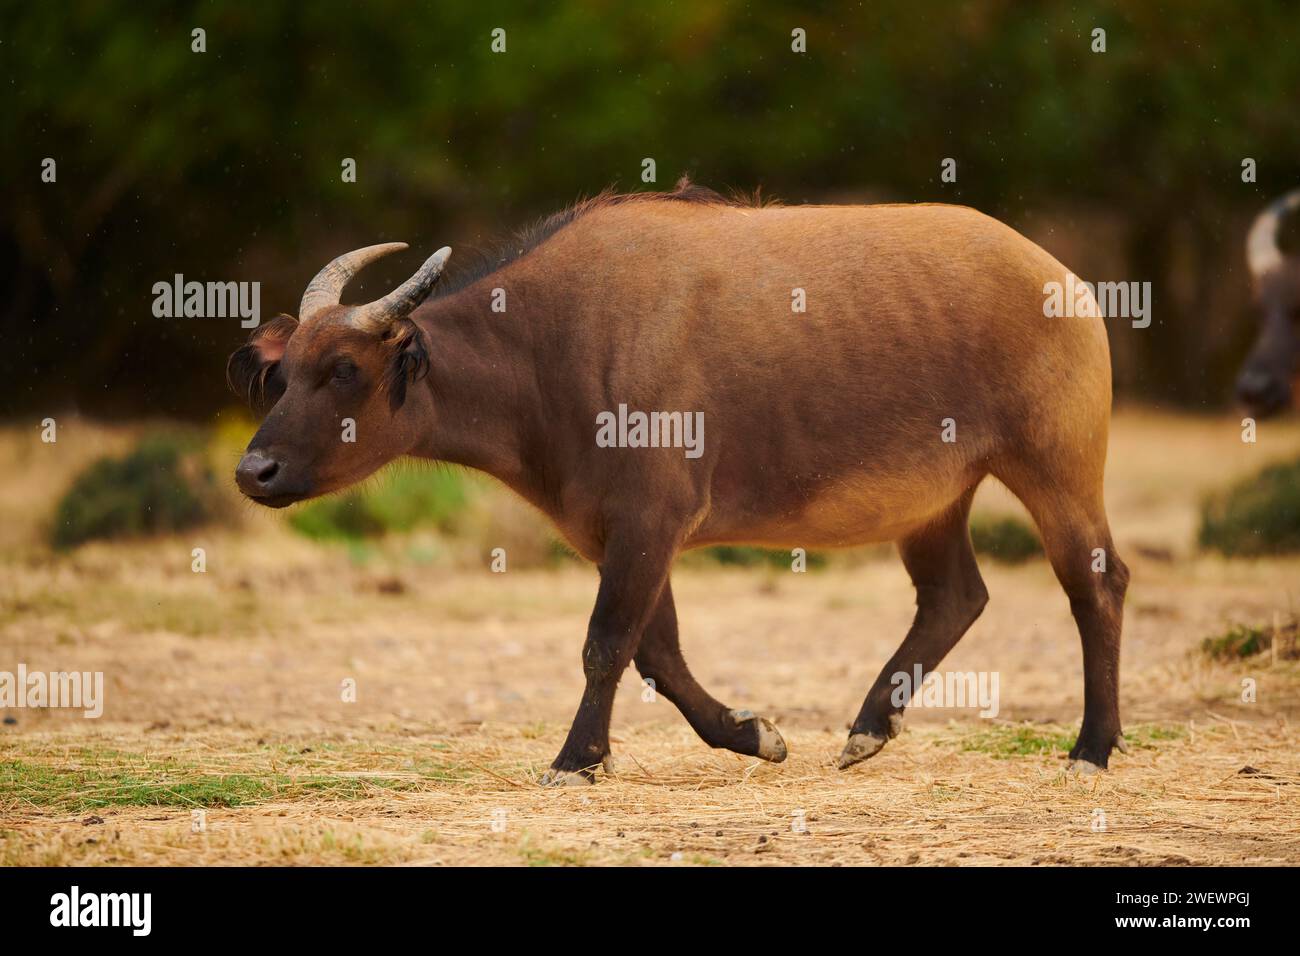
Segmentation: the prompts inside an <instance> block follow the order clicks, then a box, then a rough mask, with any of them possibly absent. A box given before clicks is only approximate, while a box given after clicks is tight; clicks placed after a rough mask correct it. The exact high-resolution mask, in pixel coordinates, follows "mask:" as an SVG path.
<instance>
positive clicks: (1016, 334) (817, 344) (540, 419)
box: [230, 181, 1128, 784]
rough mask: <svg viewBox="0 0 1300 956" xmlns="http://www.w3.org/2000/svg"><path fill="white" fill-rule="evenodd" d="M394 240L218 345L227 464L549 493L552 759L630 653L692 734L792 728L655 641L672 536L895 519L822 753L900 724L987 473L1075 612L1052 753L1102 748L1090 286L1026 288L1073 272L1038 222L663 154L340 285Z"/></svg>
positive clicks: (1101, 459)
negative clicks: (699, 177)
mask: <svg viewBox="0 0 1300 956" xmlns="http://www.w3.org/2000/svg"><path fill="white" fill-rule="evenodd" d="M399 248H403V247H402V246H400V245H398V244H388V245H383V246H372V247H369V248H367V249H360V250H357V251H355V252H351V253H348V254H347V255H345V256H342V257H340V258H339V259H336V260H335V261H334V262H332V263H330V265H328V266H327V267H326V268H325V269H324V270H323V271H322V272H321V273H320V275H318V276H317V277H316V279H315V280H313V282H312V283H311V285H310V286H309V287H308V290H307V293H306V295H304V297H303V301H302V306H301V308H300V310H299V314H298V318H297V320H294V319H291V318H289V317H287V316H286V317H282V318H280V319H277V320H276V321H274V322H272V323H270V324H269V325H267V326H265V327H264V328H261V329H259V330H257V331H256V332H255V333H254V334H253V335H252V337H251V338H250V340H249V342H248V344H247V345H245V346H244V347H243V348H241V349H240V350H239V351H238V352H236V353H235V355H234V356H232V358H231V364H230V379H231V382H232V384H233V385H234V387H236V388H237V389H238V390H239V391H240V392H241V393H244V394H247V395H249V397H250V398H252V399H253V400H254V401H256V402H261V403H262V404H263V405H264V406H266V407H269V414H267V416H266V419H265V421H264V423H263V424H262V426H261V428H260V429H259V430H258V432H257V434H256V435H255V436H254V437H253V439H252V441H251V442H250V443H249V446H248V451H247V453H246V454H245V455H244V457H243V460H242V461H241V462H240V464H239V467H238V470H237V480H238V483H239V487H240V488H241V489H242V490H243V492H244V493H245V494H246V495H247V496H248V497H249V498H251V499H252V500H253V501H256V502H259V503H261V504H265V505H270V506H273V507H279V506H283V505H287V504H289V503H291V502H295V501H300V500H302V499H305V498H311V497H314V496H316V495H321V494H325V493H327V492H331V491H336V490H338V489H340V488H344V487H346V486H347V485H349V484H351V483H353V482H356V481H358V480H359V479H361V478H364V477H365V476H366V475H369V474H371V473H372V472H374V471H375V470H376V469H378V468H380V467H381V466H382V465H384V464H385V463H386V462H388V461H390V460H392V459H394V458H397V457H398V456H402V455H409V456H414V457H417V458H425V459H435V460H440V461H446V462H454V463H458V464H461V465H465V466H467V467H470V468H475V469H479V470H481V471H484V472H487V473H488V474H490V475H493V476H495V477H496V478H498V479H500V480H501V481H502V482H504V483H505V484H507V485H508V486H510V487H511V488H512V489H514V490H515V491H516V492H518V493H519V494H520V495H522V496H523V497H524V498H526V499H527V500H528V501H529V502H531V503H532V504H533V505H535V506H536V507H537V508H538V509H540V510H541V511H543V512H544V513H545V514H546V515H547V516H549V517H550V519H551V520H552V521H553V522H554V524H555V526H556V527H557V528H558V529H559V531H560V532H561V533H562V534H563V536H564V538H565V539H566V540H567V541H568V542H569V543H570V544H571V545H572V546H573V547H574V548H575V549H576V550H577V551H578V552H579V553H580V554H582V555H583V556H584V557H586V558H588V559H590V560H591V561H593V562H595V563H596V564H597V565H598V566H599V568H600V586H599V590H598V593H597V596H596V603H595V609H594V611H593V612H592V615H591V620H590V624H589V626H588V630H587V638H586V643H585V645H584V648H583V654H582V663H583V670H584V672H585V675H586V690H585V691H584V693H583V695H582V700H581V702H580V704H579V706H578V711H577V716H576V718H575V720H574V722H573V725H572V728H571V729H570V732H569V735H568V739H567V741H566V742H565V744H564V747H563V749H562V750H561V751H560V754H559V756H558V757H556V759H555V761H554V763H553V764H552V766H551V769H550V770H549V771H548V772H547V773H546V775H545V776H544V777H543V782H544V783H548V784H554V783H575V782H588V781H590V780H591V779H592V777H593V774H594V771H595V769H596V767H597V766H598V765H600V764H601V763H602V761H603V760H605V758H607V757H608V755H609V723H610V711H611V708H612V705H613V700H614V693H615V688H616V686H617V684H618V681H619V678H620V675H621V674H622V673H623V671H624V669H625V668H626V667H627V665H628V664H629V663H630V662H633V661H635V662H636V665H637V668H638V669H639V670H640V672H641V673H642V675H644V676H645V677H646V678H650V679H653V681H654V682H655V685H656V687H657V688H658V691H659V692H660V693H662V694H663V695H665V696H666V697H668V698H669V699H670V700H671V701H673V702H674V703H675V704H676V705H677V707H678V708H679V709H680V710H681V712H682V714H683V715H684V716H685V717H686V719H687V720H688V721H689V722H690V724H691V726H692V727H694V728H695V730H696V732H697V733H698V734H699V735H700V736H701V737H702V738H703V739H704V741H705V742H706V743H708V744H709V745H710V746H713V747H725V748H727V749H730V750H733V751H735V752H737V753H741V754H748V755H753V756H757V757H761V758H764V759H766V760H774V761H779V760H782V759H783V758H784V757H785V755H786V747H785V743H784V741H783V740H782V738H781V735H780V734H779V733H778V732H777V729H776V728H775V727H774V726H773V725H772V724H771V722H770V721H768V720H766V719H764V718H761V717H757V716H755V715H754V714H752V713H750V712H749V711H746V710H733V709H732V708H730V707H728V706H726V705H724V704H722V703H721V702H719V701H718V700H717V699H715V698H714V697H713V696H712V695H710V694H709V692H708V691H706V690H705V689H704V688H703V687H701V686H700V684H699V683H698V682H697V681H696V679H695V678H694V677H693V676H692V675H691V673H690V671H689V670H688V669H687V666H686V663H685V661H684V660H683V659H682V654H681V650H680V648H679V646H678V634H677V615H676V611H675V610H674V607H673V596H672V588H671V585H670V582H669V573H670V569H671V567H672V564H673V559H674V558H675V557H676V556H677V555H678V554H679V553H680V552H682V551H683V550H685V549H688V548H696V547H700V546H703V545H711V544H719V543H723V542H736V543H740V542H743V543H752V544H757V545H765V546H771V547H780V548H793V547H804V548H832V547H837V546H846V545H856V544H862V543H865V542H878V541H895V542H897V543H898V548H899V551H900V554H901V557H902V560H903V563H904V565H905V566H906V568H907V571H908V573H909V574H910V575H911V577H912V580H913V582H914V583H915V586H916V595H917V611H916V617H915V620H914V621H913V623H912V626H911V629H910V630H909V631H908V633H907V636H906V638H905V639H904V640H903V643H902V645H901V646H900V647H899V648H898V650H897V652H896V653H895V654H894V656H893V657H892V658H891V659H890V660H889V661H888V662H887V663H886V664H885V666H884V668H883V670H882V671H881V673H880V676H879V677H878V678H877V680H876V682H875V684H874V685H873V686H872V687H871V689H870V690H869V691H868V693H867V695H866V699H865V701H864V702H863V705H862V709H861V711H860V713H859V714H858V716H857V719H856V720H855V721H854V723H853V726H852V729H851V731H850V734H849V739H848V743H847V745H846V747H845V748H844V752H843V754H842V755H841V758H840V766H841V767H848V766H850V765H852V764H854V763H857V762H858V761H860V760H863V759H865V758H867V757H870V756H872V755H873V754H875V753H876V752H877V751H879V750H880V748H881V747H882V746H884V744H885V743H886V742H887V741H888V740H889V739H890V738H892V737H894V736H896V735H897V734H898V732H899V729H900V727H901V724H902V710H903V707H902V706H901V705H900V704H898V703H897V702H896V701H892V700H891V690H892V689H893V684H892V681H891V678H892V676H893V675H895V674H898V673H905V674H911V673H913V671H914V669H915V668H917V667H919V668H921V669H922V670H923V671H924V672H930V671H931V670H932V669H934V668H935V667H936V666H937V665H938V664H939V662H940V661H941V660H942V659H943V657H944V655H945V654H947V652H948V651H949V650H950V649H951V648H952V647H953V646H954V645H955V644H956V643H957V641H958V640H959V639H960V638H961V636H962V634H963V633H964V632H965V631H966V629H967V628H968V627H969V626H970V625H971V623H972V622H973V621H974V620H975V619H976V618H977V617H978V616H979V614H980V612H981V610H982V609H983V607H984V605H985V602H986V600H987V592H986V591H985V588H984V583H983V581H982V580H981V578H980V573H979V570H978V568H977V567H976V563H975V558H974V555H973V553H972V550H971V543H970V537H969V533H968V530H967V519H968V514H969V510H970V504H971V498H972V496H973V495H974V493H975V489H976V487H977V486H978V485H979V484H980V482H981V481H983V480H984V478H986V477H987V476H989V475H993V476H995V477H996V478H998V479H1000V480H1001V481H1002V482H1004V483H1005V484H1006V485H1007V486H1008V487H1009V488H1010V489H1011V490H1012V491H1013V492H1014V493H1015V494H1016V495H1017V496H1018V497H1019V498H1020V499H1021V500H1022V501H1023V502H1024V503H1025V505H1026V506H1027V508H1028V509H1029V511H1030V513H1031V514H1032V515H1033V517H1034V519H1035V521H1036V523H1037V524H1038V527H1039V529H1040V531H1041V533H1042V538H1043V542H1044V545H1045V548H1046V551H1047V554H1048V556H1049V558H1050V560H1051V563H1052V567H1053V568H1054V569H1055V571H1056V575H1057V577H1058V578H1059V580H1060V582H1061V585H1062V587H1063V588H1064V590H1065V593H1066V594H1067V596H1068V597H1069V601H1070V607H1071V609H1072V611H1073V613H1074V617H1075V619H1076V621H1077V623H1078V627H1079V632H1080V635H1081V638H1082V643H1083V659H1084V698H1085V701H1084V716H1083V725H1082V728H1081V730H1080V733H1079V738H1078V742H1077V743H1076V744H1075V746H1074V748H1073V750H1072V751H1071V757H1072V758H1073V760H1074V764H1073V766H1075V767H1077V768H1078V769H1081V770H1085V771H1090V770H1094V769H1097V768H1104V767H1105V766H1106V765H1107V761H1108V758H1109V756H1110V753H1111V749H1112V747H1115V746H1120V747H1122V745H1123V738H1122V736H1121V734H1120V716H1119V697H1118V682H1119V645H1120V628H1121V623H1122V609H1123V604H1124V593H1125V589H1126V586H1127V582H1128V572H1127V569H1126V568H1125V566H1124V564H1123V562H1122V561H1121V560H1120V559H1119V557H1118V555H1116V554H1115V551H1114V548H1113V545H1112V542H1111V536H1110V530H1109V528H1108V526H1107V521H1106V513H1105V508H1104V506H1103V502H1102V477H1103V470H1104V465H1105V458H1106V442H1107V429H1108V426H1109V421H1110V402H1111V377H1110V361H1109V354H1108V348H1107V342H1106V332H1105V329H1104V327H1103V325H1102V320H1101V319H1100V318H1099V317H1097V316H1098V315H1099V310H1096V309H1095V301H1093V302H1091V303H1090V304H1091V305H1092V306H1094V308H1092V309H1091V317H1087V318H1047V317H1046V316H1045V308H1044V299H1045V292H1046V288H1047V286H1048V284H1049V283H1064V282H1066V281H1067V278H1068V277H1069V276H1068V272H1067V270H1066V269H1065V267H1064V266H1062V265H1061V264H1060V263H1059V262H1057V261H1056V260H1055V259H1053V258H1052V257H1051V256H1050V255H1048V254H1047V253H1046V252H1044V251H1043V250H1042V249H1041V248H1039V247H1038V246H1036V245H1034V244H1033V243H1032V242H1030V241H1028V240H1027V239H1025V238H1024V237H1023V236H1021V235H1019V234H1018V233H1016V232H1015V231H1014V230H1012V229H1010V228H1008V227H1007V226H1005V225H1003V224H1001V223H999V222H997V221H995V220H993V219H990V218H988V217H987V216H984V215H981V214H980V213H978V212H975V211H973V210H971V209H966V208H961V207H956V206H946V205H928V204H922V205H883V206H797V207H781V206H764V207H759V206H755V205H750V204H745V203H742V202H738V201H730V200H725V199H722V198H721V197H719V196H718V195H717V194H715V193H712V192H710V191H708V190H704V189H701V188H699V187H695V186H692V185H690V184H689V183H686V182H685V181H683V182H682V183H681V184H679V185H678V188H677V189H676V191H674V192H672V193H664V194H639V195H630V196H620V195H611V194H606V195H602V196H600V197H598V198H596V199H594V200H590V201H587V202H584V203H581V204H579V205H577V206H575V207H573V208H571V209H569V210H567V211H565V212H563V213H560V214H558V215H556V216H553V217H551V218H550V219H549V220H547V221H546V222H545V223H543V224H542V225H541V226H540V227H539V228H538V229H536V230H534V231H533V232H532V233H531V234H529V235H527V236H525V237H522V238H521V239H520V240H519V241H518V242H517V243H516V244H515V245H514V247H513V248H512V251H511V254H510V255H508V256H506V257H503V258H502V260H501V261H499V262H498V263H496V264H495V267H494V268H492V269H491V270H490V271H488V272H487V273H486V274H481V275H477V276H471V277H469V278H467V279H464V280H462V281H461V282H459V283H458V284H456V285H455V286H454V287H450V288H446V289H444V290H442V291H441V292H440V294H439V295H438V296H436V297H435V298H433V299H431V300H429V301H427V302H424V304H423V305H421V304H420V303H421V301H422V300H423V299H424V298H425V297H426V296H427V295H428V294H429V293H430V291H431V290H432V289H433V287H434V285H435V283H437V282H438V280H439V276H440V273H441V271H442V267H443V264H444V262H445V261H446V258H447V255H448V254H449V250H446V249H443V250H440V251H439V252H438V253H436V254H435V255H434V256H433V257H432V258H430V259H429V260H428V262H426V263H425V264H424V266H423V267H422V268H421V269H420V271H419V272H418V273H416V275H415V276H414V277H413V278H412V279H410V280H409V281H408V282H406V283H405V284H404V285H403V286H401V287H400V288H399V289H398V290H397V291H396V292H394V293H392V294H391V295H389V296H387V297H386V298H384V299H382V300H380V301H378V302H374V303H370V304H368V305H359V306H348V305H340V304H339V298H340V293H341V292H342V290H343V287H344V285H345V284H346V283H347V281H348V279H350V278H351V277H352V276H353V275H354V274H355V273H356V271H357V270H359V269H360V268H362V267H363V266H364V265H366V264H367V263H369V262H371V261H373V260H374V259H376V258H378V257H380V256H382V255H385V254H387V253H389V252H392V251H394V250H395V249H399ZM1089 297H1090V296H1089ZM494 303H496V304H497V305H498V309H499V308H500V305H501V304H502V303H504V309H505V311H504V312H502V311H499V310H496V311H494V309H493V307H492V306H493V304H494ZM798 304H802V305H804V307H805V308H804V311H798V310H797V305H798ZM1088 311H1089V310H1082V312H1083V314H1087V313H1088ZM656 413H657V414H656ZM638 414H639V415H640V417H639V418H638V417H637V416H638ZM345 418H350V419H353V420H354V421H355V423H356V440H355V442H344V441H342V440H340V434H341V422H342V420H343V419H345ZM688 432H689V433H688ZM809 647H810V649H813V650H815V647H816V642H815V636H810V640H809ZM904 703H905V701H904Z"/></svg>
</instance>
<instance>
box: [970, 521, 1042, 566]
mask: <svg viewBox="0 0 1300 956" xmlns="http://www.w3.org/2000/svg"><path fill="white" fill-rule="evenodd" d="M970 538H971V544H973V545H974V546H975V553H976V554H987V555H989V556H990V557H992V558H994V559H995V560H997V561H1006V562H1007V563H1009V564H1019V563H1021V562H1023V561H1028V560H1029V559H1030V558H1035V557H1037V556H1038V555H1040V554H1042V553H1043V545H1042V542H1041V541H1039V540H1038V535H1036V534H1034V529H1033V528H1031V527H1029V525H1027V524H1026V523H1025V522H1023V521H1021V520H1020V519H1019V518H1015V517H1012V516H1011V515H999V516H996V517H993V516H989V515H981V514H977V515H974V516H973V517H972V518H971V522H970Z"/></svg>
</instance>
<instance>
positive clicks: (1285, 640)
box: [1201, 618, 1300, 661]
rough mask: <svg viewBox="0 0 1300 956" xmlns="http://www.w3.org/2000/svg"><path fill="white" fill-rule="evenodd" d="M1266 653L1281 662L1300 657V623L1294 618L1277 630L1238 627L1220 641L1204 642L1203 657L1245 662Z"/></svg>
mask: <svg viewBox="0 0 1300 956" xmlns="http://www.w3.org/2000/svg"><path fill="white" fill-rule="evenodd" d="M1274 644H1276V649H1275V648H1274ZM1266 651H1268V652H1272V653H1273V655H1274V656H1275V657H1277V658H1280V659H1281V660H1295V659H1296V658H1297V657H1300V622H1298V621H1296V620H1295V619H1294V618H1292V619H1291V621H1289V622H1288V623H1286V624H1279V625H1278V626H1276V627H1250V626H1248V625H1245V624H1236V625H1233V626H1232V627H1230V628H1229V629H1228V630H1227V631H1225V632H1223V633H1222V634H1220V635H1218V636H1217V637H1207V638H1205V639H1204V640H1203V641H1201V653H1202V654H1204V655H1205V656H1206V657H1208V658H1210V659H1211V660H1216V661H1234V660H1244V659H1246V658H1248V657H1254V656H1255V655H1256V654H1263V653H1265V652H1266Z"/></svg>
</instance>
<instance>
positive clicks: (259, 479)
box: [235, 451, 280, 496]
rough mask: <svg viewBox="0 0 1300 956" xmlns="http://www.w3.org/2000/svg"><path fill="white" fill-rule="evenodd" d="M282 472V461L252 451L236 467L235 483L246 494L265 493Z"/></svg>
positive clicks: (256, 494)
mask: <svg viewBox="0 0 1300 956" xmlns="http://www.w3.org/2000/svg"><path fill="white" fill-rule="evenodd" d="M279 473H280V463H279V462H278V461H276V460H275V459H274V458H271V457H270V456H268V455H266V454H263V453H262V452H260V451H250V452H248V454H246V455H244V457H243V458H242V459H240V462H239V467H238V468H236V469H235V483H236V484H238V485H239V489H240V490H241V491H242V492H244V494H246V495H252V496H258V495H261V494H264V493H265V492H266V490H267V488H269V487H270V485H271V483H272V482H273V481H274V480H275V477H276V475H278V474H279Z"/></svg>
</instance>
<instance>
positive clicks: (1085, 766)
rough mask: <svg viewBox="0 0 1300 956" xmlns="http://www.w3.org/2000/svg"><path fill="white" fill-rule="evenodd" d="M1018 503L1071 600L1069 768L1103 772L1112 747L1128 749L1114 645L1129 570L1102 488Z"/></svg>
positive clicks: (1031, 496)
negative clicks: (1074, 656)
mask: <svg viewBox="0 0 1300 956" xmlns="http://www.w3.org/2000/svg"><path fill="white" fill-rule="evenodd" d="M1049 487H1050V486H1049ZM1022 500H1023V501H1024V502H1025V505H1026V507H1028V508H1029V511H1030V513H1031V514H1032V515H1033V516H1034V520H1035V521H1036V523H1037V524H1038V530H1039V532H1040V533H1041V534H1042V536H1043V548H1044V549H1045V550H1046V551H1047V556H1048V559H1049V560H1050V561H1051V562H1052V569H1053V570H1054V571H1055V572H1056V577H1057V580H1059V581H1060V582H1061V587H1062V588H1063V589H1064V591H1065V594H1066V596H1067V597H1068V598H1069V599H1070V612H1071V613H1072V614H1073V615H1074V620H1075V623H1076V624H1077V625H1078V628H1079V638H1080V640H1081V641H1082V643H1083V725H1082V726H1081V727H1080V728H1079V739H1078V741H1077V742H1076V743H1075V745H1074V748H1073V749H1072V750H1071V751H1070V769H1072V770H1075V771H1078V772H1080V773H1095V772H1096V771H1098V770H1105V769H1106V767H1107V765H1108V762H1109V760H1110V753H1111V749H1112V748H1118V749H1119V750H1120V751H1121V752H1125V751H1126V750H1127V747H1126V746H1125V744H1124V736H1123V733H1122V732H1121V729H1120V717H1119V645H1120V632H1121V629H1122V627H1123V623H1124V595H1125V593H1126V592H1127V590H1128V581H1129V571H1128V568H1127V567H1126V566H1125V564H1124V562H1123V561H1121V560H1120V558H1119V555H1118V554H1116V553H1115V544H1114V542H1113V541H1112V540H1111V536H1110V527H1109V525H1108V524H1107V521H1106V512H1105V509H1104V507H1103V504H1102V500H1101V494H1100V489H1098V491H1097V493H1096V494H1094V495H1091V496H1089V497H1087V498H1084V499H1082V500H1080V499H1079V498H1069V499H1062V498H1057V499H1054V500H1053V499H1050V498H1048V497H1047V495H1046V494H1042V493H1039V494H1034V493H1033V492H1032V491H1031V493H1030V494H1029V495H1028V496H1027V497H1025V496H1022Z"/></svg>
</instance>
